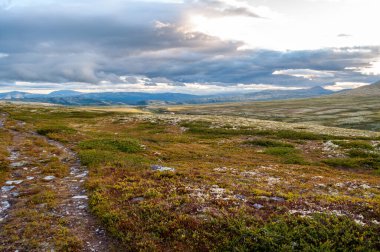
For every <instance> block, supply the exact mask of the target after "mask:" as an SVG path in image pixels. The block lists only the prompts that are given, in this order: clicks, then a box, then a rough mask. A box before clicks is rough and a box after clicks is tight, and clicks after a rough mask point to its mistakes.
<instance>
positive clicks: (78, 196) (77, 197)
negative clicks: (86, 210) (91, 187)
mask: <svg viewBox="0 0 380 252" xmlns="http://www.w3.org/2000/svg"><path fill="white" fill-rule="evenodd" d="M72 198H73V199H88V196H86V195H77V196H73V197H72Z"/></svg>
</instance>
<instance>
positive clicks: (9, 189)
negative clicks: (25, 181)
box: [1, 186, 15, 192]
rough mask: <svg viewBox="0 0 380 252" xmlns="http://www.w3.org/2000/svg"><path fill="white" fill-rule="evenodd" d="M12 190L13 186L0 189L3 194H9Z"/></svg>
mask: <svg viewBox="0 0 380 252" xmlns="http://www.w3.org/2000/svg"><path fill="white" fill-rule="evenodd" d="M13 188H15V186H3V187H1V191H3V192H9V191H11V190H12V189H13Z"/></svg>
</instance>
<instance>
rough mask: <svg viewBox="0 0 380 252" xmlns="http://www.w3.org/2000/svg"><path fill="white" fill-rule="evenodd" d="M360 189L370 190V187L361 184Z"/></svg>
mask: <svg viewBox="0 0 380 252" xmlns="http://www.w3.org/2000/svg"><path fill="white" fill-rule="evenodd" d="M360 187H361V188H363V189H370V188H371V187H370V186H369V185H367V184H362V185H361V186H360Z"/></svg>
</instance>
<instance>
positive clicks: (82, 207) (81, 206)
mask: <svg viewBox="0 0 380 252" xmlns="http://www.w3.org/2000/svg"><path fill="white" fill-rule="evenodd" d="M78 209H80V210H83V209H86V206H85V205H80V206H78Z"/></svg>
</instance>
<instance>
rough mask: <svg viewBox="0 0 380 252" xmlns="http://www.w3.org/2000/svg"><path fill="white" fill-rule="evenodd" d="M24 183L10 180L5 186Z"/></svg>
mask: <svg viewBox="0 0 380 252" xmlns="http://www.w3.org/2000/svg"><path fill="white" fill-rule="evenodd" d="M22 182H23V181H22V180H9V181H7V182H5V184H6V185H19V184H21V183H22Z"/></svg>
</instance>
